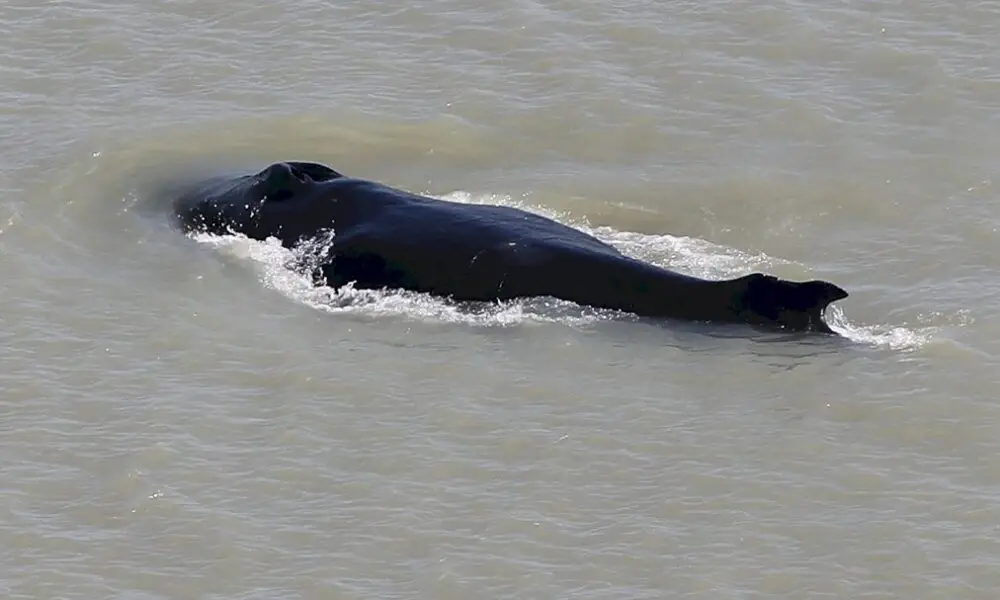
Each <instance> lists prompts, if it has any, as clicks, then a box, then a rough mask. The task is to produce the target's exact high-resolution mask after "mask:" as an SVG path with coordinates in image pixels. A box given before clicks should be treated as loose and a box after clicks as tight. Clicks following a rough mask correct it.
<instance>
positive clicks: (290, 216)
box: [174, 162, 847, 333]
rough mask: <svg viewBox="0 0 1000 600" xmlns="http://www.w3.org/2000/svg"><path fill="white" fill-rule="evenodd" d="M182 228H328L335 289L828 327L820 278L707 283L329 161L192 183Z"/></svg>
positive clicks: (527, 218)
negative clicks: (358, 175)
mask: <svg viewBox="0 0 1000 600" xmlns="http://www.w3.org/2000/svg"><path fill="white" fill-rule="evenodd" d="M174 209H175V216H176V218H177V220H178V222H179V224H180V225H181V227H182V228H183V229H184V230H186V231H201V232H208V233H216V234H224V233H242V234H244V235H246V236H247V237H250V238H253V239H258V240H264V239H267V238H270V237H275V238H277V239H279V240H280V241H281V242H282V244H283V245H285V246H288V247H293V246H295V245H297V244H299V243H301V242H303V241H306V240H309V239H312V238H316V237H317V236H320V235H322V234H323V233H324V232H329V231H332V232H333V234H334V235H333V236H332V241H331V243H330V245H329V247H328V248H327V249H326V250H325V251H324V254H323V255H322V256H320V257H318V260H316V261H315V262H314V263H313V266H314V267H315V268H316V270H317V272H316V273H315V275H316V276H317V278H318V279H319V280H321V281H322V282H323V283H325V284H327V285H330V286H332V287H334V288H336V287H340V286H343V285H346V284H349V283H350V284H353V285H354V287H355V288H358V289H380V288H389V289H403V290H410V291H414V292H424V293H428V294H433V295H435V296H441V297H448V298H452V299H454V300H457V301H501V300H510V299H514V298H527V297H537V296H551V297H555V298H560V299H562V300H567V301H571V302H576V303H578V304H581V305H586V306H592V307H596V308H604V309H613V310H621V311H626V312H629V313H634V314H636V315H639V316H643V317H653V318H670V319H685V320H697V321H717V322H732V323H748V324H755V325H773V326H777V327H782V328H786V329H791V330H797V331H818V332H825V333H830V332H832V330H831V329H830V328H829V326H828V325H827V324H826V323H825V322H824V321H823V318H822V317H823V312H824V310H825V309H826V307H827V305H829V304H830V303H831V302H834V301H836V300H839V299H842V298H845V297H847V292H845V291H844V290H842V289H841V288H839V287H837V286H836V285H833V284H831V283H828V282H825V281H807V282H793V281H787V280H783V279H779V278H777V277H774V276H771V275H765V274H761V273H754V274H750V275H746V276H743V277H739V278H736V279H731V280H721V281H716V280H707V279H701V278H698V277H692V276H689V275H684V274H681V273H676V272H674V271H670V270H668V269H664V268H662V267H659V266H656V265H652V264H649V263H646V262H643V261H640V260H638V259H635V258H631V257H628V256H624V255H623V254H622V253H621V252H619V251H618V250H617V249H615V248H614V247H613V246H610V245H608V244H606V243H604V242H602V241H601V240H598V239H597V238H595V237H593V236H590V235H588V234H586V233H584V232H582V231H579V230H577V229H574V228H572V227H568V226H566V225H563V224H561V223H558V222H556V221H554V220H552V219H548V218H546V217H543V216H540V215H537V214H534V213H530V212H527V211H523V210H519V209H516V208H511V207H505V206H493V205H477V204H460V203H456V202H449V201H444V200H438V199H434V198H428V197H425V196H421V195H418V194H413V193H410V192H406V191H403V190H399V189H395V188H392V187H389V186H386V185H383V184H380V183H377V182H373V181H368V180H364V179H355V178H350V177H345V176H343V175H341V174H340V173H337V172H336V171H333V170H332V169H330V168H328V167H325V166H323V165H318V164H314V163H302V162H287V163H276V164H273V165H271V166H269V167H267V168H266V169H264V170H263V171H260V172H259V173H256V174H251V175H243V176H237V177H229V178H220V179H216V180H213V181H209V182H205V183H204V184H202V185H200V186H197V187H196V189H195V190H194V191H191V192H188V193H186V194H184V195H183V196H182V197H180V198H179V199H178V200H177V202H176V203H175V205H174Z"/></svg>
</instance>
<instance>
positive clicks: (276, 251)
mask: <svg viewBox="0 0 1000 600" xmlns="http://www.w3.org/2000/svg"><path fill="white" fill-rule="evenodd" d="M440 198H442V199H445V200H450V201H452V202H464V203H469V204H501V205H505V206H513V207H516V208H520V209H523V210H527V211H530V212H534V213H536V214H540V215H543V216H546V217H549V218H552V219H555V220H557V221H559V222H561V223H564V224H566V225H568V226H570V227H574V228H576V229H579V230H581V231H584V232H586V233H589V234H591V235H594V236H595V237H597V238H598V239H601V240H603V241H605V242H607V243H609V244H611V245H613V246H615V247H616V248H618V249H619V250H620V251H621V252H623V253H624V254H627V255H629V256H634V257H636V258H640V259H643V260H646V261H649V262H652V263H654V264H659V265H661V266H665V267H669V268H671V269H674V270H678V271H682V272H686V273H690V274H692V275H696V276H699V277H706V278H710V279H721V278H731V277H736V276H739V275H744V274H746V273H748V272H750V271H753V270H761V269H766V268H767V267H769V266H772V265H774V264H776V263H779V262H781V261H778V260H776V259H774V258H771V257H768V256H766V255H764V254H750V253H745V252H740V251H738V250H734V249H732V248H726V247H723V246H718V245H715V244H712V243H710V242H706V241H704V240H699V239H695V238H688V237H675V236H670V235H647V234H641V233H635V232H628V231H618V230H616V229H613V228H611V227H591V226H590V225H589V223H587V222H586V221H584V220H580V219H574V218H572V217H570V216H569V215H565V214H561V213H558V212H555V211H551V210H545V209H542V208H539V207H537V206H531V205H525V204H523V203H521V202H519V201H517V200H513V199H511V198H509V197H505V196H495V195H493V196H491V195H486V196H473V195H471V194H468V193H465V192H455V193H452V194H448V195H445V196H440ZM194 239H196V240H197V241H199V242H202V243H205V244H208V245H210V246H212V247H214V248H216V249H218V250H219V251H221V252H225V253H227V254H229V255H230V256H234V257H237V258H240V259H244V260H247V261H249V262H250V263H251V264H252V265H253V267H254V269H255V270H256V271H257V273H258V276H259V277H260V280H261V282H262V283H263V284H264V285H266V286H268V287H271V288H273V289H275V290H277V291H279V292H281V293H282V294H284V295H285V296H287V297H288V298H290V299H292V300H294V301H296V302H301V303H303V304H305V305H307V306H310V307H312V308H315V309H317V310H322V311H326V312H330V313H354V314H359V315H365V316H373V317H374V316H397V317H404V318H416V319H423V320H428V321H438V322H452V323H465V324H469V325H476V326H487V327H509V326H514V325H527V324H532V323H542V322H555V323H562V324H565V325H571V326H573V325H584V324H587V323H593V322H597V321H601V320H609V319H621V318H627V317H623V316H622V315H621V314H619V313H616V312H613V311H602V310H596V309H591V308H588V307H581V306H578V305H576V304H573V303H570V302H563V301H560V300H556V299H552V298H537V299H526V300H518V301H513V302H505V303H501V304H491V305H479V306H475V307H469V306H468V305H460V304H457V303H453V302H449V301H446V300H442V299H439V298H434V297H431V296H429V295H427V294H418V293H413V292H406V291H376V290H357V289H354V288H353V287H351V286H346V287H344V288H341V289H339V290H334V289H331V288H329V287H322V286H321V287H317V286H315V285H314V284H313V282H312V280H311V279H310V278H309V277H307V276H305V275H303V274H301V273H300V272H297V271H296V270H294V269H293V268H291V265H293V264H294V263H295V262H296V261H298V260H299V259H300V258H301V257H302V256H303V255H305V254H306V252H307V251H310V250H311V251H315V249H316V245H317V244H316V243H312V244H310V247H309V248H299V249H295V250H290V249H288V248H284V247H283V246H282V245H281V243H280V242H279V241H278V240H276V239H273V238H272V239H269V240H267V241H264V242H260V241H256V240H252V239H249V238H247V237H245V236H243V235H240V234H235V235H223V236H216V235H208V234H198V235H195V236H194ZM326 243H329V240H326ZM827 320H828V322H829V324H830V326H831V328H833V329H834V330H835V331H837V332H838V333H840V334H841V335H843V336H845V337H847V338H848V339H851V340H853V341H855V342H859V343H863V344H868V345H873V346H881V347H886V348H889V349H893V350H907V349H914V348H917V347H919V346H922V345H923V344H925V343H926V342H927V341H928V340H929V339H930V337H931V333H932V332H933V329H932V328H926V329H925V330H919V331H915V330H911V329H906V328H903V327H888V326H880V325H873V326H865V325H858V324H853V323H851V322H849V321H848V319H847V317H846V316H845V315H844V312H843V310H841V309H840V308H839V307H836V306H832V307H830V309H828V311H827Z"/></svg>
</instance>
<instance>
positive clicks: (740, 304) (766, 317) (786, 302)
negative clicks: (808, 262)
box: [735, 273, 848, 333]
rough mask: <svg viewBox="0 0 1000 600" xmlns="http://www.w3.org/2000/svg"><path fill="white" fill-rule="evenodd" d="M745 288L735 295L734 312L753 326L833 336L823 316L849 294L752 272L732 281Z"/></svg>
mask: <svg viewBox="0 0 1000 600" xmlns="http://www.w3.org/2000/svg"><path fill="white" fill-rule="evenodd" d="M735 281H736V282H737V283H739V284H742V287H743V288H744V289H743V290H742V293H741V294H738V295H737V298H736V300H735V301H736V304H737V306H736V307H735V308H736V310H737V312H738V313H740V315H741V316H743V317H745V318H746V320H747V321H748V322H750V323H754V324H768V325H774V324H777V325H780V326H782V327H785V328H787V329H791V330H795V331H817V332H821V333H834V331H833V330H832V329H830V326H829V325H827V323H826V321H824V320H823V314H824V312H825V311H826V307H827V306H829V305H830V304H831V303H833V302H836V301H837V300H843V299H844V298H847V296H848V293H847V292H846V291H844V290H843V289H842V288H840V287H839V286H836V285H834V284H832V283H829V282H827V281H819V280H813V281H804V282H796V281H788V280H785V279H779V278H778V277H775V276H773V275H764V274H761V273H754V274H752V275H747V276H745V277H741V278H739V279H737V280H735Z"/></svg>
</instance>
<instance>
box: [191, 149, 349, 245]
mask: <svg viewBox="0 0 1000 600" xmlns="http://www.w3.org/2000/svg"><path fill="white" fill-rule="evenodd" d="M340 178H343V175H341V174H340V173H338V172H336V171H334V170H333V169H331V168H329V167H327V166H324V165H321V164H316V163H309V162H280V163H274V164H272V165H269V166H268V167H266V168H264V169H263V170H261V171H259V172H257V173H254V174H252V175H240V176H235V177H217V178H214V179H211V180H208V181H204V182H201V183H199V184H198V185H196V186H193V189H191V190H190V191H188V192H186V193H184V194H183V195H182V196H181V197H180V198H179V199H178V200H177V201H176V202H175V204H174V214H175V217H176V219H177V222H178V224H179V225H180V226H181V228H182V229H184V230H185V231H189V232H200V233H211V234H217V235H224V234H243V235H246V236H247V237H250V238H253V239H259V240H264V239H267V238H269V237H275V238H278V239H279V240H281V241H282V243H283V244H285V245H292V244H294V243H295V242H297V241H298V240H300V239H303V238H307V237H312V236H315V235H316V234H317V233H319V232H320V231H322V230H324V229H328V228H331V227H332V226H333V222H334V214H335V208H336V207H335V204H336V202H335V200H334V198H333V197H332V195H331V193H330V191H329V190H328V189H327V187H326V186H325V185H324V184H325V183H326V182H329V181H332V180H335V179H340Z"/></svg>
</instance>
